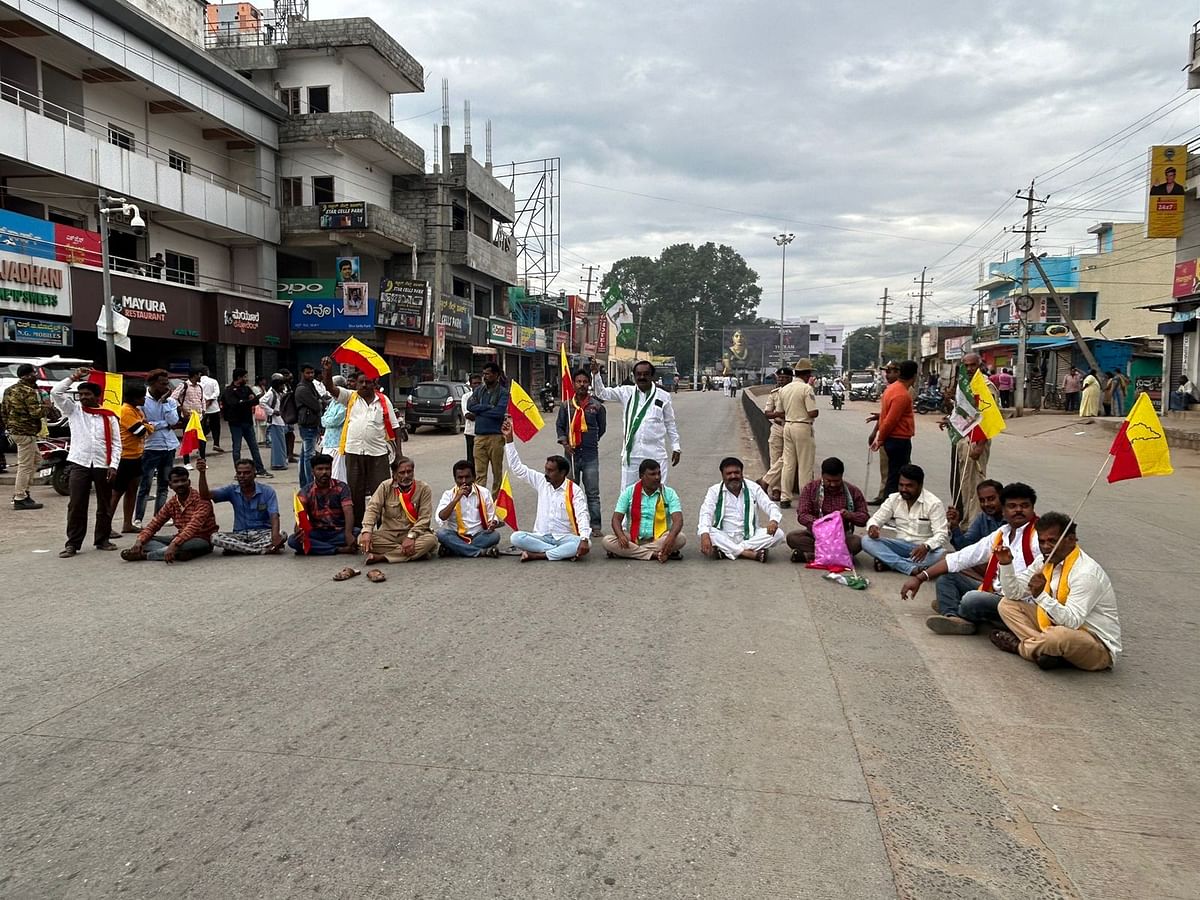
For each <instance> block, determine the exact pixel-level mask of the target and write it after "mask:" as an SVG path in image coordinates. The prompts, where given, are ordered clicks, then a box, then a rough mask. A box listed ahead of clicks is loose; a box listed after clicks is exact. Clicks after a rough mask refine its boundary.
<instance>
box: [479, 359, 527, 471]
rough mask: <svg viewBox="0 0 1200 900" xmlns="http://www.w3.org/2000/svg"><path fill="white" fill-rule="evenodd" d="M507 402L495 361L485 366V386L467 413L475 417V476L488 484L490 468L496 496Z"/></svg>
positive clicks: (502, 376)
mask: <svg viewBox="0 0 1200 900" xmlns="http://www.w3.org/2000/svg"><path fill="white" fill-rule="evenodd" d="M508 401H509V391H508V388H507V387H506V386H505V385H504V373H503V372H501V371H500V367H499V366H498V365H496V364H495V363H494V362H490V363H486V364H485V365H484V367H483V384H481V385H480V386H479V387H477V388H476V389H475V390H474V391H473V392H472V393H471V399H470V400H468V401H467V412H469V413H471V414H472V415H474V416H475V476H476V477H477V478H478V479H479V480H480V481H481V482H483V483H485V484H486V483H487V476H488V468H489V467H490V468H491V470H492V492H493V493H495V492H497V491H499V490H500V477H501V476H502V475H503V474H504V438H503V436H502V435H501V434H500V428H501V426H502V425H503V424H504V417H505V416H507V415H508ZM539 422H540V417H539Z"/></svg>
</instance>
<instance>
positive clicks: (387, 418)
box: [338, 391, 396, 454]
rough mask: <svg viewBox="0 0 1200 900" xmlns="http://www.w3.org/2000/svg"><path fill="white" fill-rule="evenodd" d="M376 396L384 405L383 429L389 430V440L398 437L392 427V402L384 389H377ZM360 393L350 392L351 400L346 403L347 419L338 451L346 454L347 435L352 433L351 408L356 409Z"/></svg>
mask: <svg viewBox="0 0 1200 900" xmlns="http://www.w3.org/2000/svg"><path fill="white" fill-rule="evenodd" d="M375 396H376V397H377V398H379V405H380V406H382V407H383V430H384V431H385V432H387V437H388V440H389V441H394V440H395V439H396V429H395V428H393V427H392V404H391V403H390V402H388V398H387V397H386V396H385V395H384V393H383V391H376V392H375ZM358 399H359V393H358V391H354V392H353V393H352V394H350V401H349V402H348V403H347V404H346V421H345V422H343V423H342V439H341V440H340V441H339V442H338V453H341V454H345V452H346V435H347V434H349V433H350V410H352V409H354V404H355V403H357V402H358Z"/></svg>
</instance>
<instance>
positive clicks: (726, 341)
mask: <svg viewBox="0 0 1200 900" xmlns="http://www.w3.org/2000/svg"><path fill="white" fill-rule="evenodd" d="M808 355H809V335H808V326H807V325H785V326H784V327H783V356H784V360H785V361H786V363H787V365H791V364H792V363H794V362H795V361H796V360H798V359H800V358H801V357H804V356H808ZM720 363H721V365H720V366H718V367H717V368H718V371H719V372H721V373H722V374H728V373H732V372H744V371H749V370H754V371H757V370H759V369H767V368H771V369H774V368H775V367H776V366H778V365H779V328H762V327H759V328H754V327H748V328H741V327H738V326H736V325H730V326H727V327H726V328H725V329H724V331H723V332H722V335H721V359H720Z"/></svg>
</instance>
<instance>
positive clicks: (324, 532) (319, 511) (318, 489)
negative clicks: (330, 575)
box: [288, 453, 358, 556]
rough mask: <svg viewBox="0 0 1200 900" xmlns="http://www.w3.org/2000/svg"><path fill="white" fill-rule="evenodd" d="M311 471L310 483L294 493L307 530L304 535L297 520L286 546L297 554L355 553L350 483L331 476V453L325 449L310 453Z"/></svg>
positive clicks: (356, 546)
mask: <svg viewBox="0 0 1200 900" xmlns="http://www.w3.org/2000/svg"><path fill="white" fill-rule="evenodd" d="M312 473H313V480H312V483H311V484H310V485H309V486H308V487H306V488H304V489H303V490H302V491H300V493H299V494H297V496H298V497H299V499H300V505H301V506H302V507H303V508H304V514H305V516H307V517H308V523H309V526H310V528H309V532H308V534H307V535H305V534H304V531H303V530H302V529H301V527H300V523H299V522H297V523H296V531H295V533H294V534H292V536H291V537H290V538H288V546H289V547H291V548H292V549H293V550H295V551H296V552H297V553H299V554H300V555H301V556H332V555H333V554H335V553H357V552H358V542H357V539H356V535H357V529H355V527H354V499H353V497H352V496H351V494H350V486H349V485H348V484H346V483H345V482H342V481H338V480H337V479H335V478H334V477H333V457H332V456H330V455H329V454H327V453H318V454H316V455H314V456H313V458H312ZM306 544H307V545H308V546H307V549H306V547H305V545H306Z"/></svg>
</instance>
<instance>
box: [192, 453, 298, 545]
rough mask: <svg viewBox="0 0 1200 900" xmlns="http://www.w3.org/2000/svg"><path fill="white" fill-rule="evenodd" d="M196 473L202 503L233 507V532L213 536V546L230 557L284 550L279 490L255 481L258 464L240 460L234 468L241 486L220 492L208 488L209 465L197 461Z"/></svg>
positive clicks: (202, 459) (218, 533) (235, 475)
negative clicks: (204, 501)
mask: <svg viewBox="0 0 1200 900" xmlns="http://www.w3.org/2000/svg"><path fill="white" fill-rule="evenodd" d="M196 472H197V473H198V474H199V484H198V485H197V488H198V489H199V491H200V498H201V499H202V500H211V501H212V502H213V503H228V504H230V505H231V506H232V507H233V531H220V532H217V533H216V534H214V535H213V539H212V545H213V546H214V547H220V548H221V550H222V551H223V552H224V553H226V554H239V555H245V556H263V555H265V554H268V553H278V552H279V551H280V550H281V549H283V545H284V542H285V541H286V540H287V535H286V534H283V533H282V532H281V531H280V530H279V500H278V498H277V497H276V496H275V489H274V488H272V487H270V486H269V485H265V484H259V483H258V482H257V481H255V479H254V476H255V474H256V473H255V471H254V463H253V462H252V461H251V460H249V459H239V460H238V461H237V462H236V463H234V465H233V474H234V478H235V480H236V481H237V484H227V485H225V486H224V487H219V488H217V489H216V490H209V487H208V463H207V462H205V460H204V458H203V457H201V458H200V459H198V460H196Z"/></svg>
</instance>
